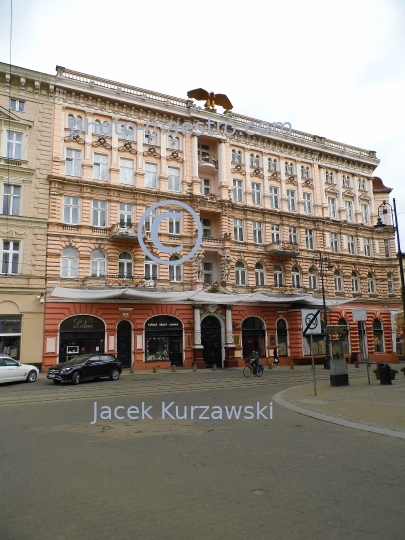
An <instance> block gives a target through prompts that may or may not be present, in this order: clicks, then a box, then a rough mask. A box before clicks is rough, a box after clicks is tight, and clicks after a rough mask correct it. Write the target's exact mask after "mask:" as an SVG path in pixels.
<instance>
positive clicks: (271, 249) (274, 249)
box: [266, 242, 300, 257]
mask: <svg viewBox="0 0 405 540" xmlns="http://www.w3.org/2000/svg"><path fill="white" fill-rule="evenodd" d="M266 251H267V253H268V254H269V255H280V256H283V257H295V256H297V255H299V253H300V248H299V245H298V244H295V243H293V242H272V243H271V244H267V246H266Z"/></svg>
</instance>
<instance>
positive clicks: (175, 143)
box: [167, 135, 180, 150]
mask: <svg viewBox="0 0 405 540" xmlns="http://www.w3.org/2000/svg"><path fill="white" fill-rule="evenodd" d="M167 148H171V149H172V150H180V139H179V138H178V137H173V135H169V136H168V138H167Z"/></svg>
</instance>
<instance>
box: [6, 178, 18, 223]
mask: <svg viewBox="0 0 405 540" xmlns="http://www.w3.org/2000/svg"><path fill="white" fill-rule="evenodd" d="M20 202H21V186H14V185H12V184H3V214H8V215H9V216H19V215H20Z"/></svg>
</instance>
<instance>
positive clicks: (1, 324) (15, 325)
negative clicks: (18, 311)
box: [0, 315, 22, 334]
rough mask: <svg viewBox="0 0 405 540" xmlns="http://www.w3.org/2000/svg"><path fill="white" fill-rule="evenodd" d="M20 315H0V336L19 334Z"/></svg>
mask: <svg viewBox="0 0 405 540" xmlns="http://www.w3.org/2000/svg"><path fill="white" fill-rule="evenodd" d="M21 319H22V316H21V315H0V334H21Z"/></svg>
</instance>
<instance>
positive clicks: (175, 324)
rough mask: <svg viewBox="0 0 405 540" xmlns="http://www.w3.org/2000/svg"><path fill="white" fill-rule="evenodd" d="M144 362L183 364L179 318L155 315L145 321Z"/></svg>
mask: <svg viewBox="0 0 405 540" xmlns="http://www.w3.org/2000/svg"><path fill="white" fill-rule="evenodd" d="M145 362H170V363H171V365H176V366H182V365H183V329H182V324H181V321H180V320H179V319H176V318H175V317H171V316H169V315H157V316H156V317H152V318H150V319H148V320H147V321H146V323H145Z"/></svg>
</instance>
